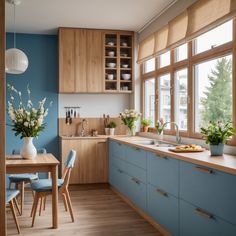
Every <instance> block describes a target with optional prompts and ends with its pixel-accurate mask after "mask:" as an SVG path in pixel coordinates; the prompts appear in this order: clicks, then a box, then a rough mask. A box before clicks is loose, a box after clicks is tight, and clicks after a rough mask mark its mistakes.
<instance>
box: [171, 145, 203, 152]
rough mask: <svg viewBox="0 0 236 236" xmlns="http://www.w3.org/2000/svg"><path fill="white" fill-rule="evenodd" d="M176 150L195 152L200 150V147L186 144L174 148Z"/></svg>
mask: <svg viewBox="0 0 236 236" xmlns="http://www.w3.org/2000/svg"><path fill="white" fill-rule="evenodd" d="M175 148H176V149H177V150H184V151H197V150H202V147H201V146H200V145H197V144H188V145H180V146H176V147H175Z"/></svg>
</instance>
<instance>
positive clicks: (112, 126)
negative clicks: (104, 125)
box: [108, 121, 116, 135]
mask: <svg viewBox="0 0 236 236" xmlns="http://www.w3.org/2000/svg"><path fill="white" fill-rule="evenodd" d="M108 128H109V133H110V135H114V134H115V128H116V123H115V122H114V121H111V122H110V123H109V124H108Z"/></svg>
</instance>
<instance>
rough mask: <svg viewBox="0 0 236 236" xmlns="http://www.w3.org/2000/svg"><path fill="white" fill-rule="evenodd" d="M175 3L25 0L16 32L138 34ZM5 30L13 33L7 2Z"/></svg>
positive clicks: (153, 0)
mask: <svg viewBox="0 0 236 236" xmlns="http://www.w3.org/2000/svg"><path fill="white" fill-rule="evenodd" d="M173 2H176V0H22V2H21V4H20V5H19V6H16V32H20V33H35V34H55V33H57V28H58V27H59V26H64V27H78V28H98V29H122V30H132V31H139V30H140V29H142V28H143V26H144V25H146V24H147V23H148V22H149V21H151V20H152V19H153V18H155V17H156V16H157V15H159V14H160V13H162V12H163V11H164V10H165V9H167V8H168V7H169V6H170V5H171V4H172V3H173ZM6 31H7V32H12V31H14V26H13V6H12V5H11V4H9V3H6Z"/></svg>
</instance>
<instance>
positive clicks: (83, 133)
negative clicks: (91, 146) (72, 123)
mask: <svg viewBox="0 0 236 236" xmlns="http://www.w3.org/2000/svg"><path fill="white" fill-rule="evenodd" d="M87 124H88V121H87V120H86V119H83V120H82V122H81V132H80V136H81V137H84V136H85V125H87Z"/></svg>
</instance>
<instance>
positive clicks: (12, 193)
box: [6, 189, 20, 234]
mask: <svg viewBox="0 0 236 236" xmlns="http://www.w3.org/2000/svg"><path fill="white" fill-rule="evenodd" d="M19 193H20V191H19V190H15V189H14V190H11V189H8V190H7V191H6V204H7V205H8V204H9V206H10V208H11V211H12V215H13V218H14V221H15V224H16V228H17V231H18V234H20V227H19V223H18V220H17V217H16V212H15V207H14V204H15V205H16V208H17V211H18V213H19V214H20V209H19V206H18V203H17V201H16V197H17V196H18V194H19Z"/></svg>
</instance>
